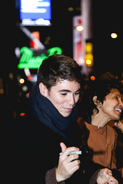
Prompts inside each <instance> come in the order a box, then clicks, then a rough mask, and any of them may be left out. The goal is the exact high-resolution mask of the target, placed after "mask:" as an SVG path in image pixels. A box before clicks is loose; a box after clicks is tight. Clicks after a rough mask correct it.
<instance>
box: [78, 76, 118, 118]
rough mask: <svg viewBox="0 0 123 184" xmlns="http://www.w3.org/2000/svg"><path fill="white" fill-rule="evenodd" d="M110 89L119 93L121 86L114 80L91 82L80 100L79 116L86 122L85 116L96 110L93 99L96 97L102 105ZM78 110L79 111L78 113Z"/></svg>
mask: <svg viewBox="0 0 123 184" xmlns="http://www.w3.org/2000/svg"><path fill="white" fill-rule="evenodd" d="M112 89H117V90H119V91H121V85H120V83H119V81H118V80H117V79H116V78H110V77H109V78H106V79H99V80H98V81H95V82H92V83H91V84H90V85H89V86H88V88H87V90H86V91H85V92H84V94H83V96H82V100H81V106H80V108H81V109H80V110H81V116H82V117H83V119H85V120H86V118H87V116H90V115H92V114H93V109H96V110H97V113H98V109H97V107H96V105H95V104H94V102H93V97H94V96H97V100H98V101H99V102H101V103H103V101H104V99H105V97H106V96H107V95H108V94H109V93H110V92H111V90H112ZM80 110H79V111H80Z"/></svg>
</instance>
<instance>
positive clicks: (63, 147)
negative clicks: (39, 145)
mask: <svg viewBox="0 0 123 184" xmlns="http://www.w3.org/2000/svg"><path fill="white" fill-rule="evenodd" d="M60 146H61V151H62V153H63V152H64V151H65V150H66V149H67V147H66V145H65V144H64V143H63V142H61V143H60Z"/></svg>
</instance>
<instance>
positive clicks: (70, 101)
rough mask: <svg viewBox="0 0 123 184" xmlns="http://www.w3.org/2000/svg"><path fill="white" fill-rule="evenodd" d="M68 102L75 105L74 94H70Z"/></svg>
mask: <svg viewBox="0 0 123 184" xmlns="http://www.w3.org/2000/svg"><path fill="white" fill-rule="evenodd" d="M68 104H70V105H74V104H75V96H74V95H70V96H69V99H68Z"/></svg>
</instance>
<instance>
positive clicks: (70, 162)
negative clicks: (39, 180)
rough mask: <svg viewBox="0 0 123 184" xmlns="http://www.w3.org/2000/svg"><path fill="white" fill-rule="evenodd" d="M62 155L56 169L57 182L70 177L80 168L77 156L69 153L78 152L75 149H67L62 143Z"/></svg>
mask: <svg viewBox="0 0 123 184" xmlns="http://www.w3.org/2000/svg"><path fill="white" fill-rule="evenodd" d="M60 146H61V149H62V154H61V155H60V156H59V163H58V167H57V168H56V180H57V182H61V181H64V180H66V179H68V178H70V177H71V176H72V174H73V173H74V172H75V171H77V170H78V169H79V167H80V161H79V160H78V158H79V155H78V154H71V155H69V154H70V152H71V151H79V149H78V148H76V147H69V148H67V147H66V145H65V144H64V143H60Z"/></svg>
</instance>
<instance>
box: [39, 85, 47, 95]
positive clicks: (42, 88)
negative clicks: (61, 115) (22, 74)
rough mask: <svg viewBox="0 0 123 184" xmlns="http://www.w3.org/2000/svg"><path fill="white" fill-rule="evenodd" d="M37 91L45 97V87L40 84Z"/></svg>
mask: <svg viewBox="0 0 123 184" xmlns="http://www.w3.org/2000/svg"><path fill="white" fill-rule="evenodd" d="M39 90H40V93H41V94H42V95H43V96H44V97H46V96H47V91H48V89H47V87H46V86H45V85H44V84H43V83H42V82H41V83H40V84H39Z"/></svg>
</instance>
